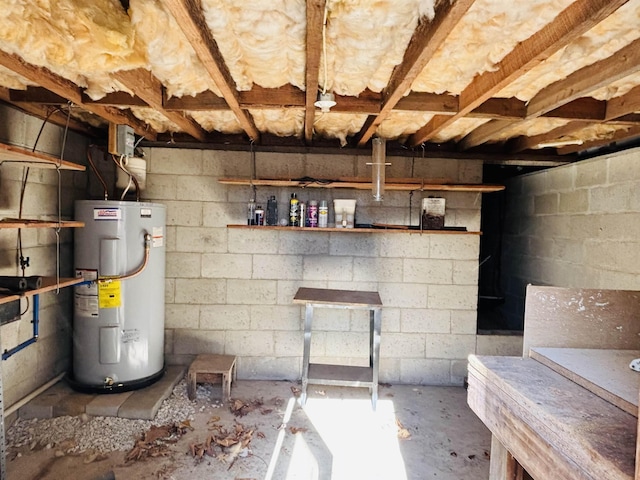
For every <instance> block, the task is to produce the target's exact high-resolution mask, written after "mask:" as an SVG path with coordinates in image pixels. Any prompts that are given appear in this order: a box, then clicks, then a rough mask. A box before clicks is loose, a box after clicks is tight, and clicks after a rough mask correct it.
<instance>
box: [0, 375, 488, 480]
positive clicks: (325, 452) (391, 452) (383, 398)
mask: <svg viewBox="0 0 640 480" xmlns="http://www.w3.org/2000/svg"><path fill="white" fill-rule="evenodd" d="M297 387H299V385H298V384H296V383H292V382H274V381H243V380H239V381H237V382H236V383H234V385H233V388H232V398H233V399H242V400H243V401H244V402H245V403H248V402H251V401H254V400H258V399H262V401H263V402H264V404H263V407H262V408H261V409H256V410H254V411H253V412H250V413H248V414H247V415H246V416H243V417H236V416H234V415H233V414H232V413H231V411H230V409H229V404H225V405H224V406H222V407H221V406H220V403H219V402H217V401H215V398H214V397H216V396H217V395H219V394H220V391H219V390H220V389H219V387H216V388H214V389H213V395H212V398H200V397H199V398H198V399H197V400H196V401H195V402H196V404H195V405H196V414H195V418H194V419H193V420H192V421H191V426H192V427H193V431H189V432H188V433H186V434H185V435H183V436H182V437H181V438H180V439H179V440H178V441H177V442H176V443H173V444H171V445H170V446H169V448H168V450H167V451H166V452H165V455H163V456H158V457H155V458H147V459H145V460H139V461H133V462H129V463H125V461H124V458H125V455H126V452H113V453H111V454H109V455H107V456H105V457H104V458H102V457H97V458H96V457H95V455H94V456H91V455H90V453H88V452H86V453H83V454H77V455H64V456H56V454H55V449H34V450H29V449H28V448H23V449H22V451H21V455H20V456H16V453H17V452H11V451H10V452H8V459H9V460H8V461H7V466H8V479H9V480H31V479H39V480H53V479H56V480H58V479H60V480H63V479H64V480H68V479H70V478H73V479H74V480H98V479H100V480H107V479H117V480H124V479H131V478H136V479H167V480H169V479H171V480H174V479H175V480H182V479H189V480H198V479H212V478H215V479H216V480H227V479H228V480H240V479H242V480H249V479H265V480H271V479H274V480H294V479H296V480H297V479H305V480H306V479H314V480H315V479H345V480H346V479H348V480H354V479H385V480H389V479H393V480H409V479H411V480H413V479H416V480H417V479H421V480H422V479H428V478H435V479H440V480H481V479H486V478H488V475H489V447H490V433H489V431H488V430H487V429H486V428H485V427H484V425H483V424H482V422H480V420H478V418H477V417H476V416H475V415H474V414H473V412H471V410H470V409H469V408H468V407H467V405H466V391H465V390H464V389H463V388H461V387H427V386H410V385H394V386H381V387H380V396H379V400H378V405H377V409H376V411H375V412H373V411H372V408H371V402H370V398H369V396H368V391H367V389H362V388H345V387H318V386H314V385H311V386H310V387H309V398H308V400H307V403H306V405H305V406H304V408H303V407H301V406H300V405H299V401H298V398H297V397H296V396H295V394H294V393H295V390H296V388H297ZM69 401H72V399H69ZM216 417H219V418H216ZM213 423H217V424H218V425H223V426H224V427H225V428H227V429H233V428H235V425H236V423H240V424H241V425H243V426H244V428H245V430H248V429H251V430H253V432H254V433H253V436H252V440H251V443H250V445H249V454H248V456H244V457H242V456H240V457H238V458H237V459H236V460H235V462H233V463H232V464H228V463H224V461H223V458H222V456H220V455H219V456H218V457H215V458H214V457H208V456H205V457H204V458H203V460H202V461H200V462H198V461H196V460H195V459H194V457H193V456H192V455H191V454H190V453H189V451H190V448H191V446H192V445H196V444H202V443H203V442H205V441H206V439H207V438H208V437H209V435H211V433H212V431H211V430H210V427H211V425H212V424H213ZM400 424H401V426H403V427H404V428H405V429H406V431H407V432H403V431H401V430H399V425H400ZM407 433H408V438H401V437H406V436H407V435H406V434H407Z"/></svg>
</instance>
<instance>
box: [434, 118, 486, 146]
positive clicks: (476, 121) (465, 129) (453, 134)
mask: <svg viewBox="0 0 640 480" xmlns="http://www.w3.org/2000/svg"><path fill="white" fill-rule="evenodd" d="M489 120H490V119H489V118H460V119H458V120H456V121H455V122H453V123H452V124H451V125H449V126H448V127H445V128H443V129H442V130H441V131H440V132H439V133H438V134H437V135H436V136H435V137H433V139H432V140H431V141H433V142H441V143H444V142H448V141H450V140H455V141H458V140H461V139H462V138H464V137H465V136H466V135H468V134H469V133H471V132H472V131H474V130H475V129H476V128H478V127H479V126H480V125H483V124H485V123H487V122H488V121H489Z"/></svg>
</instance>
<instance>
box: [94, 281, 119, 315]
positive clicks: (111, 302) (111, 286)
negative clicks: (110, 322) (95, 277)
mask: <svg viewBox="0 0 640 480" xmlns="http://www.w3.org/2000/svg"><path fill="white" fill-rule="evenodd" d="M121 298H122V295H121V294H120V281H119V280H109V281H99V282H98V304H99V305H100V308H117V307H119V306H120V305H121V304H122V302H121Z"/></svg>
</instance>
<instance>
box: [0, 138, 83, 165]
mask: <svg viewBox="0 0 640 480" xmlns="http://www.w3.org/2000/svg"><path fill="white" fill-rule="evenodd" d="M4 162H7V163H8V164H9V163H19V164H20V165H24V166H28V167H38V168H58V167H59V168H60V170H76V171H84V170H85V169H86V167H85V166H84V165H78V164H77V163H72V162H67V161H66V160H60V159H59V158H56V157H54V156H53V155H49V154H46V153H41V152H32V151H31V150H29V149H27V148H23V147H16V146H14V145H7V144H5V143H0V165H2V164H3V163H4Z"/></svg>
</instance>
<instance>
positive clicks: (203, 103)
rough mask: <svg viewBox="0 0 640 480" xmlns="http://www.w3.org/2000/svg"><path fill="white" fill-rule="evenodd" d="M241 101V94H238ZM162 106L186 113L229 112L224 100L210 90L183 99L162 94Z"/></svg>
mask: <svg viewBox="0 0 640 480" xmlns="http://www.w3.org/2000/svg"><path fill="white" fill-rule="evenodd" d="M240 98H241V99H242V92H240ZM163 105H164V109H165V110H188V111H207V110H230V108H229V105H228V104H227V102H226V101H225V99H224V98H222V97H219V96H218V95H216V94H215V93H213V92H212V91H210V90H206V91H204V92H201V93H199V94H198V95H196V96H195V97H194V96H191V95H185V96H184V97H168V96H167V94H166V91H165V92H164V99H163Z"/></svg>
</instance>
